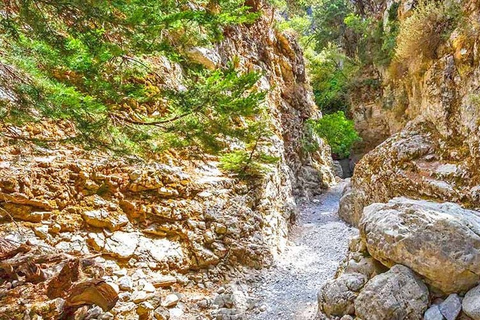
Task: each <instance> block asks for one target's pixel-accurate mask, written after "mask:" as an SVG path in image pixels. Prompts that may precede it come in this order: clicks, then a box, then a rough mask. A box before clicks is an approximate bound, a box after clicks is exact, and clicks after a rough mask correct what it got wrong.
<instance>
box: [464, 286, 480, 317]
mask: <svg viewBox="0 0 480 320" xmlns="http://www.w3.org/2000/svg"><path fill="white" fill-rule="evenodd" d="M462 309H463V312H464V313H465V314H466V315H467V316H469V317H470V318H472V319H473V320H480V285H479V286H476V287H475V288H473V289H471V290H470V291H468V292H467V294H465V298H463V301H462Z"/></svg>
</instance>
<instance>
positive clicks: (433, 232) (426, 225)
mask: <svg viewBox="0 0 480 320" xmlns="http://www.w3.org/2000/svg"><path fill="white" fill-rule="evenodd" d="M360 231H361V234H362V237H364V239H365V240H366V244H367V248H368V251H369V253H370V254H371V255H372V256H373V257H374V258H375V259H377V260H379V261H381V262H382V263H384V264H385V265H387V266H391V265H394V264H396V263H401V264H404V265H406V266H408V267H410V268H412V269H413V270H414V271H415V272H417V273H419V274H420V275H422V276H423V277H425V279H426V281H427V282H428V283H429V284H431V285H433V286H435V287H437V288H438V289H440V290H442V291H444V292H445V293H453V292H461V291H465V290H468V289H470V288H471V287H473V286H474V285H476V284H477V283H478V281H479V279H480V278H479V275H480V254H479V253H480V252H479V249H478V248H480V214H479V213H478V212H475V211H471V210H466V209H463V208H461V207H460V206H459V205H457V204H453V203H443V204H440V203H434V202H428V201H422V200H411V199H407V198H395V199H393V200H391V201H389V202H388V203H386V204H378V203H377V204H373V205H370V206H368V207H367V208H365V210H364V216H363V218H362V220H361V223H360Z"/></svg>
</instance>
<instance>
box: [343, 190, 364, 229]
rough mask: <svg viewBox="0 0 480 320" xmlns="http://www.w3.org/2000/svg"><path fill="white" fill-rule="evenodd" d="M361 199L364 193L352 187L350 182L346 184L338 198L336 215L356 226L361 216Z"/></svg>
mask: <svg viewBox="0 0 480 320" xmlns="http://www.w3.org/2000/svg"><path fill="white" fill-rule="evenodd" d="M363 200H364V195H363V192H362V191H361V190H359V189H357V188H353V187H352V185H351V184H349V185H347V186H346V187H345V189H344V190H343V194H342V198H341V199H340V205H339V207H338V216H339V217H340V218H341V219H343V220H344V221H345V222H347V223H349V224H351V225H353V226H355V227H357V226H358V223H359V221H360V219H361V217H362V211H363V207H364V203H363Z"/></svg>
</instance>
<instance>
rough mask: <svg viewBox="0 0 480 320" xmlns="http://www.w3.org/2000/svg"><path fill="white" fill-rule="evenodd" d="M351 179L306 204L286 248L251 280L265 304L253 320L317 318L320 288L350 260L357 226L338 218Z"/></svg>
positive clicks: (251, 315)
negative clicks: (348, 258) (346, 259)
mask: <svg viewBox="0 0 480 320" xmlns="http://www.w3.org/2000/svg"><path fill="white" fill-rule="evenodd" d="M344 187H345V182H341V183H339V184H337V185H336V186H335V187H333V188H332V189H330V190H329V191H328V192H326V193H325V194H323V195H321V196H319V197H317V198H315V199H313V200H312V201H311V202H308V203H304V204H303V205H301V206H300V214H299V215H298V217H297V221H296V223H295V225H294V226H293V227H292V230H291V232H290V236H289V242H288V245H287V248H286V249H285V251H284V252H283V253H282V254H280V255H279V256H278V257H276V259H275V263H274V265H273V266H272V267H271V268H270V269H264V270H263V271H261V272H260V273H259V274H257V275H256V276H255V278H253V279H251V280H253V282H252V283H251V288H252V293H251V295H252V296H253V297H255V298H256V299H258V300H257V301H259V302H258V305H260V307H259V308H255V309H253V310H252V311H251V313H252V314H250V315H248V316H247V318H248V319H257V320H267V319H302V320H307V319H313V318H315V316H316V313H317V298H316V296H317V292H318V290H319V289H320V288H321V286H322V285H323V284H324V283H325V281H326V280H327V279H329V278H331V277H332V276H333V275H334V274H335V271H336V270H337V268H338V266H339V264H340V262H341V261H342V260H343V259H345V256H346V253H347V249H348V242H349V239H350V238H351V237H353V236H354V235H356V234H357V230H356V229H354V228H351V227H349V226H347V225H346V224H345V223H344V222H343V221H341V220H340V219H339V218H338V216H337V213H336V212H337V208H338V201H339V198H340V196H341V193H342V190H343V188H344Z"/></svg>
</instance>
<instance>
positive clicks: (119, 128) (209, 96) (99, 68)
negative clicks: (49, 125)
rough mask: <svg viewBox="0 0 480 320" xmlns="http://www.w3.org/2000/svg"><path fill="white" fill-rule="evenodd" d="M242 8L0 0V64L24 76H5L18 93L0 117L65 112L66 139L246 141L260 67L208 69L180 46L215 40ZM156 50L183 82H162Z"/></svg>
mask: <svg viewBox="0 0 480 320" xmlns="http://www.w3.org/2000/svg"><path fill="white" fill-rule="evenodd" d="M248 9H249V8H247V7H245V6H243V5H242V1H239V0H217V1H213V2H212V1H210V2H209V3H205V2H204V1H200V0H199V1H188V2H187V1H170V0H129V1H127V0H118V1H100V0H65V1H51V0H11V1H3V2H2V3H0V12H2V13H1V14H0V32H1V33H2V34H3V36H0V46H1V47H2V54H1V55H0V64H1V65H4V66H8V67H9V68H11V70H14V72H15V73H17V74H18V79H23V80H19V81H14V82H13V83H9V84H8V86H9V90H11V91H13V92H15V95H16V97H17V101H15V103H6V102H5V101H3V103H0V115H1V117H2V120H3V121H4V122H5V123H12V124H15V125H21V124H24V123H26V122H32V121H33V122H34V121H40V120H42V119H63V120H67V121H71V122H72V123H74V125H75V127H76V129H77V132H78V134H77V135H75V136H73V137H70V138H69V142H73V143H82V144H83V145H84V146H89V147H95V148H98V147H103V148H108V149H111V150H115V151H117V152H119V151H122V152H124V151H127V152H131V153H135V154H149V153H151V152H158V151H162V150H166V149H169V148H192V147H195V148H197V149H198V150H201V151H202V152H210V153H214V154H220V153H222V154H223V153H225V151H226V150H227V148H226V147H227V141H229V139H235V140H238V141H240V142H241V143H243V145H244V146H245V148H247V146H248V145H251V144H252V141H256V140H258V130H259V129H258V128H259V126H257V125H256V123H257V122H258V120H259V119H260V118H261V117H260V115H261V114H262V113H263V112H264V111H262V110H263V107H262V101H263V99H264V96H265V94H264V93H262V92H258V91H257V90H256V89H255V84H256V82H257V81H258V79H259V77H260V75H259V74H257V73H239V72H238V71H237V70H235V68H234V67H233V64H231V65H230V66H228V67H225V68H220V69H217V70H214V71H209V70H206V69H205V68H203V67H202V66H200V65H196V64H195V63H193V62H191V61H190V60H189V59H188V57H187V55H186V52H187V51H188V49H189V48H191V47H195V46H211V45H212V44H214V43H215V42H217V41H219V40H221V39H222V32H223V28H224V27H225V26H229V25H234V24H241V23H252V22H253V21H254V20H255V19H256V18H257V16H258V15H257V14H256V13H252V12H250V11H249V10H248ZM156 57H166V58H168V59H169V60H170V61H172V62H175V63H179V64H180V65H181V66H182V68H183V70H184V83H183V89H182V90H174V89H165V88H164V87H162V86H161V85H160V84H161V83H162V82H163V81H164V79H162V76H161V75H159V74H158V73H157V72H156V71H155V62H154V61H155V58H156ZM0 84H1V83H0ZM3 85H6V84H3ZM250 158H253V157H250ZM250 160H252V159H250Z"/></svg>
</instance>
